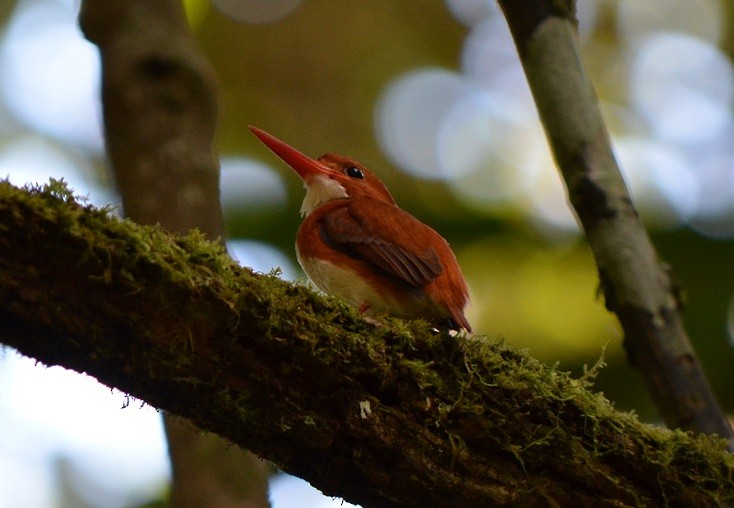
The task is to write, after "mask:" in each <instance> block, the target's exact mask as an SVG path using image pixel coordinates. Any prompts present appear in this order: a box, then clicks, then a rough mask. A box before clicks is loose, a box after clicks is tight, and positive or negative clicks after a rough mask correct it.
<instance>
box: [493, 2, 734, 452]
mask: <svg viewBox="0 0 734 508" xmlns="http://www.w3.org/2000/svg"><path fill="white" fill-rule="evenodd" d="M499 3H500V6H501V7H502V9H503V11H504V13H505V17H506V18H507V22H508V24H509V26H510V30H511V32H512V35H513V37H514V40H515V45H516V46H517V50H518V54H519V55H520V60H521V61H522V65H523V68H524V69H525V75H526V76H527V79H528V83H529V84H530V89H531V91H532V93H533V97H534V99H535V103H536V105H537V107H538V112H539V114H540V119H541V122H542V123H543V126H544V128H545V132H546V135H547V136H548V140H549V143H550V145H551V148H552V150H553V154H554V156H555V159H556V163H557V164H558V167H559V169H560V171H561V174H562V176H563V179H564V182H565V185H566V188H567V190H568V196H569V200H570V201H571V204H572V205H573V208H574V210H575V211H576V214H577V215H578V218H579V220H580V221H581V224H582V226H583V228H584V231H585V233H586V236H587V238H588V240H589V246H590V247H591V250H592V252H593V254H594V258H595V260H596V264H597V267H598V270H599V280H600V284H601V288H602V290H603V292H604V298H605V302H606V306H607V308H608V309H609V310H610V311H612V312H614V313H616V315H617V317H618V318H619V321H620V323H621V325H622V328H623V329H624V346H625V349H626V350H627V354H628V358H629V361H630V362H631V363H632V365H634V366H636V367H638V368H639V370H640V373H641V374H642V377H643V379H644V380H645V383H646V385H647V388H648V391H649V392H650V394H651V395H652V398H653V400H654V401H655V404H656V405H657V408H658V410H659V411H660V414H661V416H662V417H663V419H664V420H665V423H666V424H667V425H668V426H669V427H672V428H681V429H686V430H694V431H697V432H705V433H710V434H718V435H719V436H721V437H724V438H727V439H728V440H729V447H730V449H731V450H734V431H732V427H731V425H730V424H729V421H728V420H727V418H726V415H725V413H724V411H723V410H722V409H721V407H720V405H719V403H718V401H717V400H716V397H715V396H714V394H713V391H712V390H711V387H710V386H709V384H708V382H707V380H706V377H705V375H704V373H703V368H702V367H701V364H700V362H699V360H698V357H697V355H696V352H695V351H694V349H693V346H692V345H691V343H690V341H689V339H688V336H687V334H686V331H685V329H684V327H683V320H682V317H681V303H680V299H679V292H680V290H679V288H678V287H677V286H676V283H675V281H674V280H673V278H672V277H671V274H670V271H669V267H667V266H666V265H665V264H664V263H662V262H661V261H660V260H659V259H658V256H657V253H656V252H655V248H654V247H653V245H652V242H651V241H650V238H649V236H648V235H647V232H646V231H645V228H644V226H643V225H642V222H641V221H640V219H639V216H638V215H637V211H636V210H635V207H634V205H633V203H632V200H631V198H630V195H629V191H628V190H627V187H626V185H625V183H624V180H623V179H622V174H621V173H620V171H619V167H618V165H617V161H616V160H615V158H614V154H613V153H612V149H611V144H610V142H609V135H608V133H607V131H606V127H605V125H604V120H603V119H602V117H601V112H600V110H599V105H598V100H597V97H596V93H595V91H594V88H593V86H592V84H591V83H590V81H589V79H588V77H587V76H586V72H585V70H584V68H583V65H582V62H581V58H580V55H579V51H578V47H577V40H578V37H577V33H576V29H577V27H576V19H575V2H574V1H573V0H500V2H499Z"/></svg>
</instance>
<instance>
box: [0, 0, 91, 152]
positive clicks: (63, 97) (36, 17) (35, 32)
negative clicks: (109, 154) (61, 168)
mask: <svg viewBox="0 0 734 508" xmlns="http://www.w3.org/2000/svg"><path fill="white" fill-rule="evenodd" d="M76 14H77V12H76V8H75V7H74V6H72V5H68V3H65V2H64V3H62V2H54V1H51V0H45V1H44V0H25V1H21V2H19V3H18V6H17V8H16V13H15V15H14V16H13V17H12V18H11V21H10V23H9V24H8V26H7V28H6V32H5V36H4V37H3V39H2V41H1V42H0V94H1V96H2V100H3V101H4V103H5V105H6V106H7V108H8V111H10V112H11V113H12V114H14V115H15V116H16V117H17V118H18V119H19V120H20V121H22V122H23V123H25V124H26V125H27V126H28V127H29V128H31V129H34V130H35V131H37V132H39V133H43V134H47V135H50V136H53V137H55V138H57V139H59V140H62V141H64V142H67V143H70V144H73V145H76V146H79V147H83V148H86V149H90V150H93V151H95V152H96V153H102V151H103V146H104V141H103V135H102V126H101V113H100V106H99V104H100V102H99V76H100V65H99V58H98V55H97V50H96V48H95V47H94V46H93V45H92V44H91V43H89V42H88V41H86V40H85V39H84V37H83V36H82V34H81V31H80V30H79V28H78V27H77V24H76Z"/></svg>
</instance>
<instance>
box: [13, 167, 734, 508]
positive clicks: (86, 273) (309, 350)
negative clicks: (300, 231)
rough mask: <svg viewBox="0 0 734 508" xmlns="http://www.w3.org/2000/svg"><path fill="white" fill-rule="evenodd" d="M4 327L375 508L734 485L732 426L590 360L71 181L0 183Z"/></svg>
mask: <svg viewBox="0 0 734 508" xmlns="http://www.w3.org/2000/svg"><path fill="white" fill-rule="evenodd" d="M0 342H2V343H4V344H7V345H10V346H13V347H15V348H17V349H18V350H19V351H20V352H21V353H23V354H26V355H28V356H31V357H33V358H36V359H37V360H39V361H41V362H42V363H44V364H47V365H62V366H64V367H67V368H70V369H74V370H77V371H79V372H86V373H87V374H89V375H92V376H94V377H96V378H97V379H98V380H100V381H101V382H102V383H104V384H106V385H108V386H112V387H116V388H118V389H120V390H122V391H124V392H126V393H129V394H130V395H132V396H135V397H137V398H139V399H141V400H143V401H145V402H147V403H149V404H151V405H153V406H155V407H157V408H160V409H163V410H166V411H168V412H169V413H172V414H176V415H179V416H181V417H183V418H187V419H189V420H190V421H191V422H192V423H193V424H194V425H196V426H198V427H200V428H202V429H206V430H210V431H212V432H216V433H218V434H220V435H222V436H224V437H226V438H227V439H229V440H230V441H232V442H233V443H235V444H237V445H239V446H241V447H243V448H246V449H249V450H251V451H254V452H255V453H257V454H258V455H260V456H262V457H265V458H267V459H269V460H271V461H273V462H274V463H275V464H277V465H278V466H279V467H281V468H283V469H284V470H286V471H288V472H290V473H292V474H295V475H297V476H300V477H302V478H305V479H306V480H308V481H310V482H311V483H312V484H313V485H315V486H316V487H318V488H319V489H321V490H322V491H324V493H326V494H329V495H335V496H341V497H344V498H345V499H347V500H349V501H352V502H355V503H361V504H363V505H364V506H404V505H422V506H494V505H507V504H520V505H529V504H533V503H537V502H543V503H548V502H549V500H552V501H553V502H555V503H558V504H560V505H602V506H603V505H614V506H624V505H640V504H642V505H651V506H654V505H662V504H666V503H667V504H671V505H712V504H722V503H726V502H731V501H732V499H734V484H733V483H732V479H731V477H732V470H733V469H734V459H732V456H731V455H729V454H728V453H726V451H725V443H724V442H723V441H722V440H719V439H716V438H712V437H706V436H693V435H691V434H688V433H684V432H681V431H667V430H663V429H660V428H657V427H654V426H650V425H645V424H641V423H640V422H639V421H638V420H637V418H636V417H635V416H634V415H631V414H629V413H622V412H619V411H616V410H614V408H613V407H612V405H611V404H610V403H609V402H608V401H607V400H606V399H604V397H603V396H602V395H600V394H598V393H593V392H592V391H590V384H591V378H592V377H593V375H592V374H589V375H587V376H585V377H583V378H582V379H573V378H572V377H570V376H569V375H568V374H567V373H563V372H559V371H557V370H555V369H554V368H551V367H548V366H545V365H543V364H540V363H539V362H537V361H535V360H533V359H532V358H530V357H529V356H527V354H526V353H524V352H522V351H518V350H516V349H513V348H511V347H509V346H507V345H505V344H503V343H502V342H498V341H495V340H488V339H486V338H484V337H480V336H473V337H472V336H469V337H468V336H463V335H460V336H456V337H454V336H451V335H448V334H446V333H443V332H436V331H435V330H432V329H431V327H430V326H429V325H428V324H427V323H422V322H405V321H401V320H397V319H392V318H389V317H380V319H379V322H374V321H368V320H364V319H363V318H362V317H361V316H360V315H359V314H358V313H356V312H355V311H354V310H353V309H351V308H350V307H348V306H347V305H345V304H343V303H341V302H339V301H337V300H335V299H332V298H325V297H322V296H319V295H317V294H315V293H313V292H312V291H310V290H309V289H308V288H304V287H301V286H296V285H292V284H289V283H286V282H284V281H281V280H280V279H278V278H277V276H275V275H274V274H269V275H264V274H256V273H253V272H252V271H250V270H248V269H246V268H241V267H239V266H238V265H237V264H236V263H234V262H233V261H232V260H231V259H229V258H228V257H227V256H226V254H225V252H224V251H223V250H222V248H221V246H220V245H219V244H217V243H214V242H210V241H208V240H207V239H205V238H204V237H203V235H201V234H199V233H197V232H192V233H190V234H189V235H187V236H176V235H172V234H169V233H167V232H165V231H163V230H162V229H160V228H157V227H146V226H139V225H136V224H134V223H132V222H130V221H126V220H121V219H118V218H116V217H114V216H113V214H111V213H110V211H109V210H99V209H95V208H94V207H91V206H89V205H86V204H84V203H79V202H78V201H77V200H75V199H74V198H73V197H72V195H71V193H70V191H69V190H68V189H67V188H66V187H65V186H64V185H63V184H61V183H59V182H52V183H51V184H50V185H48V186H45V187H43V188H32V189H18V188H16V187H13V186H12V185H10V184H9V183H8V182H0ZM592 371H593V369H592Z"/></svg>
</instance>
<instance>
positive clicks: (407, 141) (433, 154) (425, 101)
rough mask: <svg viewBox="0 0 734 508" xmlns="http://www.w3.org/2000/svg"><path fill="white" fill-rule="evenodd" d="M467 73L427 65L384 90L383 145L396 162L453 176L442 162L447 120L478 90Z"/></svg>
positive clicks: (435, 175) (422, 173)
mask: <svg viewBox="0 0 734 508" xmlns="http://www.w3.org/2000/svg"><path fill="white" fill-rule="evenodd" d="M478 91H479V89H478V87H477V86H476V85H474V84H473V83H471V82H470V81H469V80H467V79H466V78H465V77H464V76H461V75H460V74H457V73H455V72H451V71H448V70H444V69H424V70H420V71H415V72H410V73H408V74H405V75H403V76H400V77H399V78H398V79H397V80H395V81H394V82H393V83H391V84H390V86H389V87H388V88H387V89H386V90H385V92H384V93H383V96H382V98H381V99H380V101H379V103H378V105H377V109H376V134H377V137H378V141H379V143H380V147H381V148H382V150H383V151H384V152H385V154H387V156H388V157H390V158H391V159H392V160H393V162H394V163H395V164H397V165H398V166H399V167H401V168H402V169H404V170H406V171H408V172H410V173H411V174H413V175H415V176H417V177H420V178H427V179H444V178H451V177H453V176H455V175H451V174H447V173H446V172H445V171H446V169H447V168H442V167H440V166H439V164H438V153H437V152H438V142H439V134H440V132H441V129H442V125H443V120H444V119H445V118H446V116H447V115H448V114H449V113H450V111H451V109H452V108H454V107H455V106H456V105H457V103H459V102H461V101H462V100H464V99H466V98H467V97H468V96H470V95H472V94H475V93H478Z"/></svg>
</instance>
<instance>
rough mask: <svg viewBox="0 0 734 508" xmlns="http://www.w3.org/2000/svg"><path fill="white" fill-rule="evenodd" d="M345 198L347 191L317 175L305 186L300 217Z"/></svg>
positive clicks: (334, 182) (326, 178) (330, 180)
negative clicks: (325, 204)
mask: <svg viewBox="0 0 734 508" xmlns="http://www.w3.org/2000/svg"><path fill="white" fill-rule="evenodd" d="M346 197H347V191H346V189H345V188H344V187H342V185H341V184H340V183H339V182H337V181H336V180H332V179H331V178H329V177H326V176H321V175H317V176H315V177H313V178H312V179H311V181H310V182H309V183H308V184H307V185H306V197H305V198H303V204H302V205H301V215H302V216H304V217H305V216H307V215H309V214H310V213H311V212H313V211H314V210H316V209H317V208H318V207H320V206H321V205H323V204H324V203H328V202H329V201H333V200H334V199H342V198H346Z"/></svg>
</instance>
